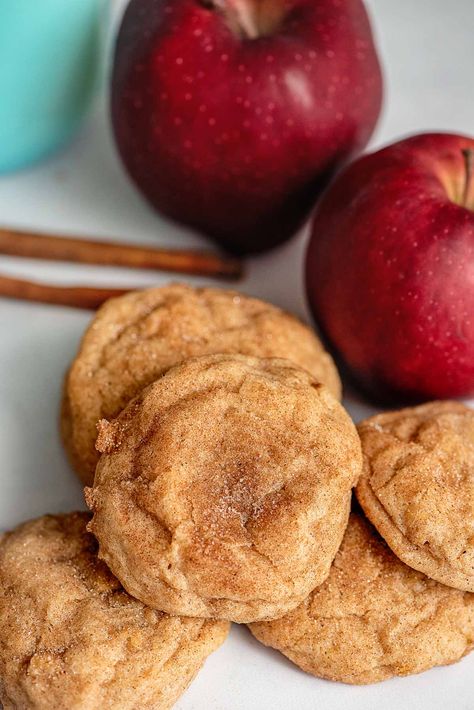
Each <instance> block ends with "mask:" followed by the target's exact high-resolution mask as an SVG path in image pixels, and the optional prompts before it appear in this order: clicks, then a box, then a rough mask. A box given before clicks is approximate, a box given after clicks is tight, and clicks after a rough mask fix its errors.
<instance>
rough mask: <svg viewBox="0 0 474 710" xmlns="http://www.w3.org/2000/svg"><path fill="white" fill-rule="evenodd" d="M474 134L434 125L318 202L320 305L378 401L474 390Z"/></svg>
mask: <svg viewBox="0 0 474 710" xmlns="http://www.w3.org/2000/svg"><path fill="white" fill-rule="evenodd" d="M467 148H472V149H474V140H473V139H470V138H467V137H462V136H456V135H446V134H426V135H420V136H415V137H412V138H410V139H408V140H404V141H402V142H400V143H396V144H394V145H392V146H390V147H388V148H385V149H384V150H381V151H379V152H377V153H373V154H372V155H368V156H366V157H363V158H361V159H360V160H358V161H356V162H355V163H354V164H353V165H352V166H350V167H349V168H348V169H347V170H346V171H345V172H344V173H343V174H341V175H340V176H339V177H338V178H337V180H336V181H335V182H334V184H333V185H332V187H331V188H330V189H329V191H328V192H327V193H326V195H325V196H324V198H323V199H322V201H321V202H320V203H319V206H318V209H317V211H316V214H315V217H314V222H313V228H312V238H311V240H310V245H309V249H308V254H307V262H306V284H307V293H308V298H309V303H310V305H311V308H312V310H313V313H314V316H315V318H316V320H317V321H318V323H319V324H320V326H321V327H322V329H323V330H324V332H325V334H326V336H327V338H328V340H329V341H330V343H331V344H332V346H333V350H335V352H336V354H337V355H338V356H339V359H340V360H342V362H343V363H344V364H345V365H346V368H347V369H348V370H349V372H350V373H351V374H352V376H353V378H354V379H355V381H356V382H357V383H358V384H359V385H361V386H362V388H363V389H365V390H366V391H368V392H369V393H370V394H371V395H372V397H373V398H374V399H376V400H378V401H384V400H385V401H386V400H389V401H394V402H403V401H406V402H408V401H416V400H424V399H433V398H446V397H457V396H464V395H465V396H467V395H473V394H474V180H473V181H472V184H471V188H470V192H469V195H468V196H467V197H468V199H467V203H466V204H467V207H464V206H461V205H460V204H456V201H458V202H460V201H461V197H462V194H463V191H464V187H465V181H466V169H465V160H464V157H463V152H462V151H463V150H465V149H467Z"/></svg>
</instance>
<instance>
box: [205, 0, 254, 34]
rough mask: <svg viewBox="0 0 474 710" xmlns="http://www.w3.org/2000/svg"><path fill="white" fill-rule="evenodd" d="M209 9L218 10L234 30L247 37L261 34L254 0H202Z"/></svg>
mask: <svg viewBox="0 0 474 710" xmlns="http://www.w3.org/2000/svg"><path fill="white" fill-rule="evenodd" d="M201 3H202V4H203V5H204V6H205V7H208V8H209V9H215V10H218V11H219V12H220V13H221V14H222V15H223V16H224V17H225V19H226V20H227V24H228V25H229V27H230V28H231V30H232V31H233V32H235V33H236V34H237V35H239V36H241V37H245V38H246V39H256V38H257V37H258V36H259V31H258V26H257V21H256V19H257V18H256V16H255V12H254V11H253V10H255V8H254V2H253V0H201Z"/></svg>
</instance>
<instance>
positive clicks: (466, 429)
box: [357, 402, 474, 592]
mask: <svg viewBox="0 0 474 710" xmlns="http://www.w3.org/2000/svg"><path fill="white" fill-rule="evenodd" d="M358 428H359V434H360V437H361V440H362V448H363V453H364V469H363V474H362V476H361V479H360V481H359V485H358V487H357V497H358V499H359V502H360V504H361V505H362V507H363V509H364V511H365V513H366V515H367V517H368V518H369V519H370V520H371V522H372V523H373V524H374V525H375V527H376V528H377V530H378V531H379V533H380V534H381V535H382V537H383V538H385V540H386V541H387V543H388V544H389V545H390V547H391V548H392V550H393V551H394V552H395V554H396V555H397V556H398V557H399V558H400V559H401V560H403V562H405V563H406V564H408V565H410V566H411V567H413V568H414V569H417V570H419V571H420V572H423V573H424V574H426V575H428V577H432V578H433V579H436V580H438V581H439V582H442V583H443V584H447V585H449V586H452V587H455V588H457V589H461V590H464V591H469V592H474V412H473V411H472V410H471V409H469V408H468V407H465V406H464V405H462V404H460V403H458V402H431V403H429V404H424V405H421V406H419V407H412V408H410V409H402V410H400V411H397V412H388V413H386V414H380V415H378V416H375V417H372V418H370V419H367V420H366V421H364V422H362V423H361V424H360V425H359V427H358Z"/></svg>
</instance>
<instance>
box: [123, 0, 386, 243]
mask: <svg viewBox="0 0 474 710" xmlns="http://www.w3.org/2000/svg"><path fill="white" fill-rule="evenodd" d="M381 94H382V80H381V73H380V67H379V63H378V60H377V55H376V51H375V48H374V44H373V39H372V34H371V29H370V25H369V21H368V18H367V15H366V12H365V9H364V6H363V4H362V1H361V0H131V2H130V4H129V6H128V9H127V11H126V13H125V16H124V19H123V22H122V26H121V29H120V33H119V37H118V41H117V46H116V54H115V65H114V71H113V78H112V121H113V127H114V132H115V137H116V141H117V145H118V148H119V151H120V154H121V156H122V159H123V161H124V163H125V166H126V167H127V169H128V172H129V173H130V175H131V177H132V178H133V180H134V181H135V183H136V184H137V186H138V187H139V188H140V190H141V191H142V192H143V193H144V194H145V195H146V197H147V198H148V199H149V200H150V202H151V203H152V204H153V205H155V206H156V207H157V208H158V209H159V210H160V211H162V212H163V213H164V214H166V215H168V216H170V217H172V218H174V219H175V220H178V221H180V222H183V223H185V224H187V225H190V226H192V227H194V228H196V229H198V230H201V231H203V232H205V233H206V234H208V235H210V236H211V237H213V238H214V239H216V240H217V241H218V242H220V243H221V244H223V245H224V246H225V247H227V248H229V249H231V250H234V251H238V252H254V251H259V250H263V249H266V248H268V247H271V246H274V245H275V244H277V243H279V242H282V241H283V240H285V239H287V238H288V237H290V236H291V235H292V233H293V232H294V231H295V229H296V228H297V227H298V225H299V224H300V223H301V221H302V220H303V218H304V217H305V216H306V214H307V213H308V211H309V209H310V208H311V206H312V204H313V202H314V199H315V195H316V194H317V193H318V191H319V190H320V188H321V186H322V184H323V183H324V182H325V180H326V179H327V177H328V175H329V174H331V173H332V172H333V171H334V169H335V168H336V167H337V166H339V165H340V164H341V162H342V161H345V160H346V159H347V158H348V157H349V156H350V155H351V154H353V153H354V151H357V150H359V149H361V148H362V147H363V146H364V145H365V144H366V143H367V141H368V139H369V137H370V135H371V133H372V130H373V128H374V125H375V123H376V120H377V117H378V115H379V111H380V105H381Z"/></svg>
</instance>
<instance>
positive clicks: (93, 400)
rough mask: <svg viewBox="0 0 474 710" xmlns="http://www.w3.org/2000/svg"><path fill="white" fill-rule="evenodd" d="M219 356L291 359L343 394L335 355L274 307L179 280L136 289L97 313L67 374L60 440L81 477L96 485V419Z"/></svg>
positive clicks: (86, 482) (291, 318) (121, 407)
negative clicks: (187, 363)
mask: <svg viewBox="0 0 474 710" xmlns="http://www.w3.org/2000/svg"><path fill="white" fill-rule="evenodd" d="M214 353H241V354H243V355H251V356H257V357H279V358H287V359H288V360H291V361H292V362H294V363H296V364H297V365H299V366H300V367H303V368H304V369H306V370H308V372H310V373H311V374H312V375H313V376H314V377H315V378H316V379H317V380H320V381H321V382H323V383H324V384H325V385H327V387H328V388H329V389H330V390H331V392H332V393H333V394H334V396H335V397H336V398H338V399H340V396H341V382H340V379H339V375H338V373H337V369H336V367H335V365H334V362H333V360H332V358H331V357H330V355H328V353H327V352H326V351H325V350H324V348H323V346H322V344H321V342H320V341H319V340H318V338H317V337H316V335H315V334H314V333H313V331H312V330H311V329H310V328H308V327H307V326H306V325H304V324H303V323H301V322H300V321H299V320H297V319H296V318H295V317H294V316H292V315H290V314H289V313H285V312H284V311H282V310H280V309H279V308H277V307H276V306H273V305H271V304H269V303H265V302H263V301H260V300H258V299H256V298H250V297H249V296H244V295H243V294H240V293H237V292H235V291H227V290H221V289H215V288H192V287H190V286H185V285H181V284H175V285H171V286H167V287H163V288H152V289H148V290H145V291H136V292H132V293H129V294H127V295H125V296H122V297H120V298H116V299H112V300H111V301H108V302H107V303H106V304H105V305H104V306H102V308H101V309H100V310H99V311H98V313H97V315H96V316H95V318H94V319H93V321H92V323H91V324H90V326H89V328H88V329H87V331H86V333H85V335H84V337H83V340H82V343H81V346H80V349H79V353H78V355H77V357H76V358H75V360H74V362H73V363H72V365H71V367H70V370H69V372H68V374H67V376H66V380H65V385H64V396H63V403H62V411H61V431H62V438H63V441H64V444H65V446H66V450H67V452H68V454H69V457H70V460H71V463H72V464H73V466H74V469H75V470H76V471H77V473H78V474H79V476H80V478H81V479H82V481H83V482H84V483H85V484H86V485H91V484H92V482H93V478H94V470H95V466H96V464H97V460H98V454H97V452H96V450H95V448H94V445H95V440H96V437H97V429H96V425H97V422H98V421H99V419H102V418H106V419H110V418H112V417H115V416H117V415H118V414H119V412H120V411H121V410H122V409H123V408H124V407H125V405H126V404H128V402H129V401H130V400H131V399H132V398H133V397H135V395H137V394H138V393H139V391H140V390H141V389H142V388H143V387H145V386H146V385H149V384H150V383H151V382H153V381H154V380H156V379H157V377H159V376H160V375H161V374H163V373H164V372H166V370H167V369H169V368H170V367H171V366H173V365H176V364H178V363H179V362H181V361H183V360H185V359H187V358H190V357H197V356H200V355H209V354H214Z"/></svg>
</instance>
